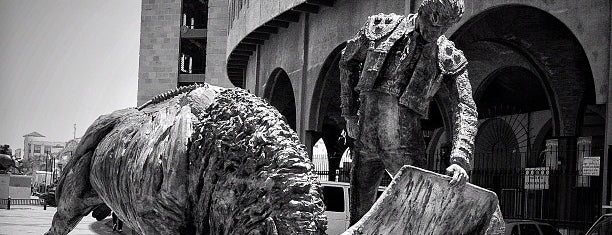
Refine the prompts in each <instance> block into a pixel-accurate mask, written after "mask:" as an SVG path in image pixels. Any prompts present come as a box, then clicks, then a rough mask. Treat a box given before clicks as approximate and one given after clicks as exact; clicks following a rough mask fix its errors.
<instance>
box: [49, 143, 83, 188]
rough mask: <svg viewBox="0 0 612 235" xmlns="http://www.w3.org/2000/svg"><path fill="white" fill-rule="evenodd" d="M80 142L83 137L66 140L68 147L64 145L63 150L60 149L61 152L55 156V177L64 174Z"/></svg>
mask: <svg viewBox="0 0 612 235" xmlns="http://www.w3.org/2000/svg"><path fill="white" fill-rule="evenodd" d="M79 142H81V138H76V139H71V140H69V141H68V142H66V147H64V148H63V149H62V150H60V151H59V153H57V155H56V156H55V164H54V168H53V169H54V172H53V173H54V174H53V178H54V179H56V178H58V177H59V176H60V175H61V174H62V171H63V170H64V167H65V166H66V164H67V163H68V161H69V160H70V159H71V158H72V155H73V154H74V151H75V150H76V148H77V146H78V145H79Z"/></svg>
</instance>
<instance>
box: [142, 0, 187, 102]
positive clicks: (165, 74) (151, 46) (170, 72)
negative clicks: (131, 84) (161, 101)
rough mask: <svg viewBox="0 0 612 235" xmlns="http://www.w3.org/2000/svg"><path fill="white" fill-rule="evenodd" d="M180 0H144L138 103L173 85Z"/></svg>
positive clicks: (176, 72) (177, 49) (177, 55)
mask: <svg viewBox="0 0 612 235" xmlns="http://www.w3.org/2000/svg"><path fill="white" fill-rule="evenodd" d="M180 25H181V0H143V1H142V13H141V25H140V58H139V70H138V105H141V104H143V103H144V102H146V101H148V100H149V99H151V98H152V97H153V96H155V95H157V94H159V93H162V92H165V91H167V90H170V89H173V88H176V86H177V82H178V63H177V61H178V57H179V38H180Z"/></svg>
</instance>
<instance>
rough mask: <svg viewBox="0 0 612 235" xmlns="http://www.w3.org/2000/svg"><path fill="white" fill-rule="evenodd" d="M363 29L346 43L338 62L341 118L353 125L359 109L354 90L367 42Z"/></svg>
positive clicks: (357, 95) (356, 94)
mask: <svg viewBox="0 0 612 235" xmlns="http://www.w3.org/2000/svg"><path fill="white" fill-rule="evenodd" d="M364 27H366V26H364ZM364 27H362V28H361V30H359V32H358V33H357V34H356V35H355V37H353V38H352V39H350V40H348V41H347V42H346V47H345V48H344V49H343V50H342V57H341V58H340V62H339V67H340V99H341V107H342V116H343V117H344V118H345V119H346V120H347V121H348V120H351V119H352V120H353V121H354V123H355V124H356V123H357V111H358V109H359V94H358V93H357V92H356V91H355V90H354V89H355V86H357V82H358V81H359V75H360V73H361V68H362V63H363V62H364V60H365V57H366V52H367V46H368V41H369V40H368V39H367V38H366V36H365V34H364ZM347 125H348V123H347ZM347 128H349V127H348V126H347Z"/></svg>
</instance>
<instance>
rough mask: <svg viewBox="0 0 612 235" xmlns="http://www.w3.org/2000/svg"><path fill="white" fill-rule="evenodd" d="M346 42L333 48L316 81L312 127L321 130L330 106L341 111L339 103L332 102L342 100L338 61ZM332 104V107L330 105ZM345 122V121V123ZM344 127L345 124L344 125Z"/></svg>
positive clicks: (312, 102) (313, 96) (312, 105)
mask: <svg viewBox="0 0 612 235" xmlns="http://www.w3.org/2000/svg"><path fill="white" fill-rule="evenodd" d="M345 45H346V43H342V44H340V45H338V46H336V48H334V49H333V50H332V52H331V53H329V55H328V56H327V58H326V59H325V61H324V62H323V66H322V67H321V70H320V72H319V75H318V76H317V81H316V82H315V86H314V90H313V94H312V101H311V105H310V107H311V112H310V117H309V119H310V122H309V123H310V126H311V129H314V130H317V131H321V130H322V128H323V123H324V121H325V120H324V119H325V116H326V114H327V111H328V109H329V108H333V109H337V110H336V111H340V110H339V108H340V106H339V103H337V105H336V104H331V102H332V101H336V102H339V101H340V77H339V75H340V69H339V68H338V63H339V62H340V57H341V56H342V50H343V49H344V47H345ZM330 104H331V105H332V107H330ZM343 124H344V123H343ZM342 127H343V128H344V125H343V126H342Z"/></svg>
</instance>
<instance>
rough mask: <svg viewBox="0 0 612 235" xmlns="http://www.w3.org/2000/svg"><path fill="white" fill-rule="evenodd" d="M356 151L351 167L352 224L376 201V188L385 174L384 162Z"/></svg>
mask: <svg viewBox="0 0 612 235" xmlns="http://www.w3.org/2000/svg"><path fill="white" fill-rule="evenodd" d="M371 158H372V156H371V155H370V156H368V154H364V153H363V152H361V153H359V152H358V151H355V153H354V155H353V162H352V169H351V190H350V193H351V197H350V213H351V214H350V224H351V225H352V224H355V223H357V221H359V219H361V217H363V215H365V214H366V213H367V212H368V210H370V208H371V207H372V205H374V202H375V201H376V191H377V190H376V189H377V188H378V186H379V185H380V181H381V180H382V178H383V176H384V174H385V168H384V165H383V162H382V161H381V160H380V159H376V160H373V159H371Z"/></svg>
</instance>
